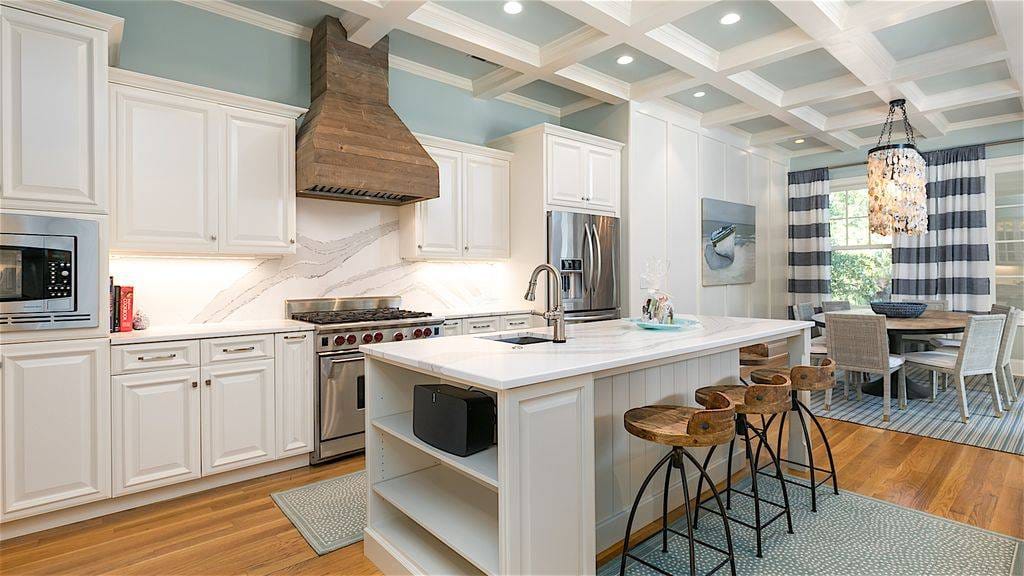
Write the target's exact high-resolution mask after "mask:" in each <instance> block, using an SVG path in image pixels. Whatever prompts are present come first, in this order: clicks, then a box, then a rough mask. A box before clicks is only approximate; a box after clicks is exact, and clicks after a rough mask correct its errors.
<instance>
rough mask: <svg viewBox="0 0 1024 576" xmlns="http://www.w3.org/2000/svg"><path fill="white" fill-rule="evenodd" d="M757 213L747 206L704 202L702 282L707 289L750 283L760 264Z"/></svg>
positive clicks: (709, 200)
mask: <svg viewBox="0 0 1024 576" xmlns="http://www.w3.org/2000/svg"><path fill="white" fill-rule="evenodd" d="M755 210H756V208H754V207H753V206H750V205H748V204H737V203H735V202H725V201H723V200H715V199H713V198H703V199H702V200H701V235H700V240H701V259H700V260H701V272H702V273H701V279H702V281H703V282H702V283H703V285H704V286H723V285H726V284H750V283H752V282H753V281H754V273H755V271H756V268H757V266H756V261H757V258H756V256H757V229H756V226H755V222H756V220H755Z"/></svg>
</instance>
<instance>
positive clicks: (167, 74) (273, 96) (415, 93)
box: [70, 0, 558, 144]
mask: <svg viewBox="0 0 1024 576" xmlns="http://www.w3.org/2000/svg"><path fill="white" fill-rule="evenodd" d="M70 1H71V2H72V3H74V4H78V5H80V6H84V7H86V8H91V9H93V10H98V11H101V12H106V13H108V14H113V15H115V16H120V17H122V18H124V19H125V24H124V39H123V41H122V43H121V62H120V64H119V66H120V67H121V68H125V69H127V70H132V71H135V72H141V73H144V74H151V75H153V76H160V77H162V78H169V79H172V80H179V81H181V82H187V83H190V84H197V85H200V86H207V87H210V88H217V89H219V90H226V91H228V92H235V93H238V94H245V95H247V96H253V97H256V98H264V99H267V100H273V101H276V102H284V103H287V104H292V105H295V106H302V107H307V106H309V44H308V43H307V42H305V41H303V40H300V39H298V38H292V37H291V36H285V35H283V34H278V33H276V32H271V31H270V30H265V29H263V28H259V27H256V26H252V25H249V24H246V23H244V22H239V21H237V20H232V19H230V18H226V17H224V16H219V15H217V14H213V13H212V12H207V11H206V10H202V9H199V8H193V7H192V6H187V5H185V4H180V3H178V2H171V1H168V0H70ZM390 80H391V82H390V83H391V86H390V100H391V106H392V107H393V108H394V109H395V112H397V113H398V115H399V116H400V117H401V118H402V120H403V121H404V122H405V123H406V124H407V125H408V126H409V127H410V128H411V129H412V130H414V131H417V132H423V133H425V134H432V135H435V136H441V137H444V138H452V139H455V140H461V141H465V142H471V143H474V144H484V143H486V142H487V141H488V140H492V139H494V138H497V137H499V136H503V135H505V134H508V133H510V132H514V131H516V130H519V129H522V128H526V127H528V126H533V125H534V124H538V123H540V122H551V123H553V124H557V123H558V119H557V118H554V117H552V116H548V115H546V114H542V113H540V112H536V111H534V110H531V109H528V108H523V107H521V106H516V105H514V104H508V103H506V102H501V101H498V100H483V99H478V98H473V96H472V94H470V93H469V92H466V91H465V90H459V89H458V88H455V87H454V86H449V85H447V84H442V83H440V82H434V81H433V80H428V79H426V78H422V77H420V76H416V75H413V74H409V73H406V72H402V71H400V70H391V75H390Z"/></svg>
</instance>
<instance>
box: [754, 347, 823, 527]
mask: <svg viewBox="0 0 1024 576" xmlns="http://www.w3.org/2000/svg"><path fill="white" fill-rule="evenodd" d="M778 370H779V369H776V368H768V369H763V370H754V371H753V372H751V373H750V379H751V380H752V381H753V382H755V383H764V382H766V381H771V380H772V379H773V378H775V376H778V375H779V372H778ZM783 370H786V369H783ZM788 370H789V380H790V386H791V388H792V392H791V394H792V398H791V405H790V407H789V408H788V409H787V410H786V411H785V412H781V419H780V420H779V436H778V439H777V440H776V443H775V451H776V453H777V454H779V460H780V461H782V462H787V463H789V464H793V465H795V466H800V467H807V469H808V471H809V472H810V477H811V478H810V484H804V483H803V482H800V481H798V480H794V479H791V478H788V477H787V478H785V481H786V482H787V483H789V484H793V485H795V486H800V487H802V488H808V489H810V491H811V511H812V512H817V511H818V486H820V485H822V484H824V483H825V482H827V481H828V480H829V479H830V478H831V479H832V491H833V492H835V493H836V494H839V483H838V481H837V480H836V464H835V461H834V460H833V459H832V446H831V445H829V443H828V436H827V435H826V434H825V429H824V428H822V427H821V422H819V421H818V417H817V416H815V415H814V412H811V409H810V408H808V407H807V405H806V404H804V403H803V402H801V401H800V398H799V397H798V394H799V393H800V392H815V391H818V390H824V391H828V390H832V388H834V387H835V385H836V363H835V361H834V360H832V359H831V358H826V359H825V360H824V361H823V362H822V363H821V364H820V365H818V366H794V367H792V368H790V369H788ZM790 410H792V411H794V412H796V415H797V417H798V418H799V419H800V427H801V428H802V429H803V433H804V442H805V443H806V444H807V448H808V450H807V458H808V461H807V464H802V463H800V462H795V461H793V460H790V459H788V458H783V457H782V456H781V454H782V432H783V428H784V426H785V424H786V416H787V414H788V413H789V411H790ZM805 414H806V415H807V416H806V417H805V416H804V415H805ZM777 416H779V414H772V415H771V417H769V418H768V422H767V424H765V427H764V433H765V435H767V433H768V429H769V428H770V427H771V425H772V422H774V421H775V418H776V417H777ZM807 418H810V420H811V422H814V426H815V427H816V428H817V429H818V434H820V435H821V440H822V442H823V443H824V444H825V453H826V454H827V455H828V469H827V470H826V469H824V468H817V467H815V466H814V451H813V450H811V449H810V448H811V434H810V429H809V428H808V427H807ZM760 451H761V447H760V446H758V449H757V452H758V454H757V455H758V456H759V455H760ZM755 459H756V457H755ZM767 466H768V465H767V464H766V465H765V466H762V467H761V468H760V469H758V472H759V473H760V474H764V475H766V476H771V475H773V474H771V473H770V472H765V471H764V468H766V467H767ZM815 472H824V473H826V474H825V477H824V478H822V479H821V482H817V481H816V479H815V474H814V473H815Z"/></svg>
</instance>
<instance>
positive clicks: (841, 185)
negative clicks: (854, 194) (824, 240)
mask: <svg viewBox="0 0 1024 576" xmlns="http://www.w3.org/2000/svg"><path fill="white" fill-rule="evenodd" d="M867 187H868V177H867V176H866V175H865V176H850V177H848V178H837V179H835V180H832V181H831V182H830V183H829V190H828V194H829V196H830V198H829V205H831V203H832V198H831V196H832V195H833V194H835V193H837V192H846V191H849V190H865V189H867ZM857 218H860V216H857ZM843 220H846V221H847V222H849V220H850V215H849V214H846V216H845V217H844V218H843ZM831 222H832V218H831V213H830V214H829V223H831ZM829 240H830V241H831V242H832V249H833V250H843V251H846V250H891V249H892V241H889V242H887V243H885V244H876V243H873V242H872V241H871V231H870V230H868V243H867V244H857V245H846V244H843V245H837V244H836V243H835V242H834V241H832V239H831V238H830V239H829Z"/></svg>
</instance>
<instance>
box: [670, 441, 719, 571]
mask: <svg viewBox="0 0 1024 576" xmlns="http://www.w3.org/2000/svg"><path fill="white" fill-rule="evenodd" d="M677 461H678V463H679V477H680V478H681V479H682V480H683V509H684V510H685V514H686V544H687V547H688V548H689V550H690V576H697V550H696V543H695V542H694V540H693V517H692V516H690V487H689V485H688V484H689V483H688V482H687V481H686V467H685V466H683V459H682V458H680V457H679V454H678V451H673V458H672V464H671V465H672V466H675V465H676V462H677ZM694 464H696V462H694ZM709 481H710V480H709Z"/></svg>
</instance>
